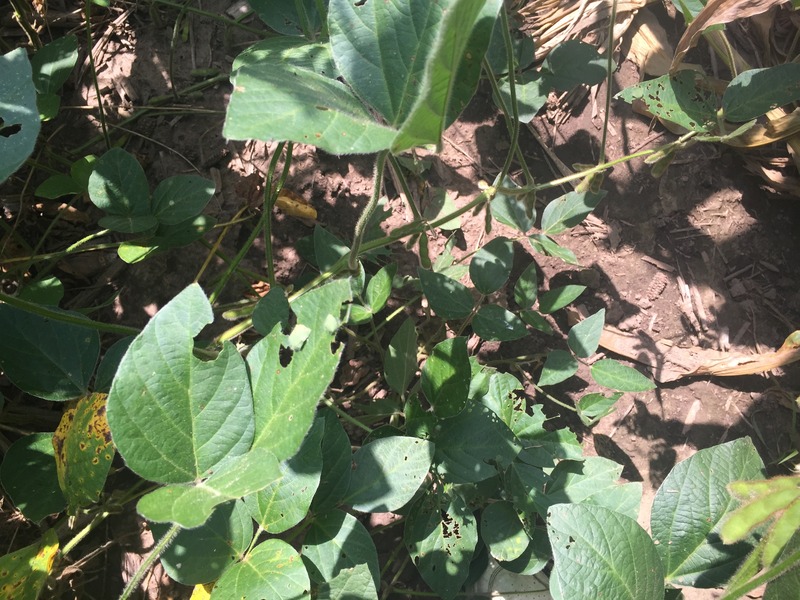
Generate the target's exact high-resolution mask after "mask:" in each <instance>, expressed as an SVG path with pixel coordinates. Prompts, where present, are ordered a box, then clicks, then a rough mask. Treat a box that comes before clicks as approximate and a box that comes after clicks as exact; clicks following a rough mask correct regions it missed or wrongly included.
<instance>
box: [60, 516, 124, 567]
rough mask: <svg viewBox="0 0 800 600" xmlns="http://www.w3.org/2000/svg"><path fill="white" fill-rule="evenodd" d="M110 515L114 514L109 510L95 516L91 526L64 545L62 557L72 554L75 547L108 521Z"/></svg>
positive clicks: (90, 523)
mask: <svg viewBox="0 0 800 600" xmlns="http://www.w3.org/2000/svg"><path fill="white" fill-rule="evenodd" d="M110 514H112V513H111V511H107V510H104V511H102V512H99V513H97V514H96V515H95V516H94V518H93V519H92V520H91V521H90V522H89V524H88V525H86V527H84V528H83V529H81V530H80V531H79V532H78V533H76V534H75V536H74V537H73V538H72V539H71V540H70V541H68V542H67V543H66V544H64V547H63V548H61V555H62V556H66V555H67V554H69V553H70V552H72V550H73V549H74V548H75V546H77V545H78V544H80V543H81V542H82V541H83V540H84V538H85V537H86V536H87V535H89V534H90V533H91V532H92V531H94V530H95V529H96V528H97V526H98V525H100V523H102V522H103V521H104V520H105V519H106V517H108V516H109V515H110Z"/></svg>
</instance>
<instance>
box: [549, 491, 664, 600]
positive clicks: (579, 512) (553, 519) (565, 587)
mask: <svg viewBox="0 0 800 600" xmlns="http://www.w3.org/2000/svg"><path fill="white" fill-rule="evenodd" d="M547 533H548V537H549V538H550V544H551V546H552V549H553V561H554V565H553V573H552V574H551V580H550V581H551V593H553V597H554V598H569V599H570V600H581V599H587V600H589V599H594V598H597V597H607V598H618V599H620V600H622V599H627V600H662V599H663V598H664V567H663V566H662V564H661V561H660V560H659V557H658V554H657V552H656V546H655V545H654V544H653V541H652V540H651V539H650V536H648V535H647V532H646V531H645V530H644V529H642V528H641V527H640V526H639V524H638V523H637V522H636V521H635V520H634V519H632V518H631V517H628V516H625V515H623V514H620V513H618V512H615V511H612V510H609V509H607V508H603V507H600V506H589V505H586V504H557V505H555V506H552V507H550V510H549V512H548V516H547Z"/></svg>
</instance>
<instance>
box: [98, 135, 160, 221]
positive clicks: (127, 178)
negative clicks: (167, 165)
mask: <svg viewBox="0 0 800 600" xmlns="http://www.w3.org/2000/svg"><path fill="white" fill-rule="evenodd" d="M89 198H90V199H91V201H92V203H93V204H94V205H95V206H96V207H97V208H99V209H100V210H102V211H105V213H106V216H105V217H103V218H102V219H100V225H101V226H102V227H107V228H108V229H113V230H114V231H120V232H122V233H138V232H141V231H146V230H148V229H151V228H152V227H155V226H156V225H157V224H158V219H157V218H156V217H155V216H154V215H153V214H152V209H151V206H150V189H149V187H148V184H147V177H146V176H145V174H144V169H142V166H141V165H140V164H139V161H138V160H136V159H135V158H134V157H133V156H132V155H131V154H129V153H128V152H126V151H125V150H123V149H122V148H112V149H111V150H109V151H108V152H106V153H105V154H104V155H103V156H101V157H100V158H98V159H97V161H96V162H95V163H94V171H92V175H91V176H90V177H89Z"/></svg>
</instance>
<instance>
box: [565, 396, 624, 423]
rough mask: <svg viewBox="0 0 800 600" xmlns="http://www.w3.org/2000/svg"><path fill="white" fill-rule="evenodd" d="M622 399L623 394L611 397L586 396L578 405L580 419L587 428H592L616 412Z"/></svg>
mask: <svg viewBox="0 0 800 600" xmlns="http://www.w3.org/2000/svg"><path fill="white" fill-rule="evenodd" d="M620 398H622V392H615V393H613V394H611V396H604V395H603V394H586V395H585V396H583V397H582V398H581V399H580V400H578V403H577V405H576V408H577V409H578V417H580V420H581V422H582V423H583V424H584V425H586V426H587V427H591V426H592V425H594V424H595V423H597V422H598V421H599V420H600V419H602V418H603V417H605V416H608V415H610V414H611V413H612V412H614V406H615V405H616V404H617V400H619V399H620Z"/></svg>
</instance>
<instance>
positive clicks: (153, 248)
mask: <svg viewBox="0 0 800 600" xmlns="http://www.w3.org/2000/svg"><path fill="white" fill-rule="evenodd" d="M216 224H217V221H216V219H214V218H213V217H208V216H206V215H198V216H196V217H194V218H191V219H187V220H186V221H181V222H180V223H176V224H175V225H167V224H165V223H161V224H159V225H158V226H157V227H156V230H155V232H154V233H153V235H152V236H148V237H147V238H146V239H145V240H139V241H135V242H134V241H132V242H123V243H122V245H121V246H120V247H119V249H118V250H117V254H118V255H119V257H120V258H121V259H122V260H124V261H125V262H126V263H128V264H135V263H137V262H140V261H143V260H144V259H146V258H150V257H151V256H154V255H156V254H159V253H161V252H164V251H166V250H169V249H170V248H178V247H180V246H188V245H189V244H191V243H192V242H194V241H196V240H199V239H200V238H201V237H203V235H205V234H206V233H207V232H209V231H211V230H212V229H213V228H214V225H216Z"/></svg>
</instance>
